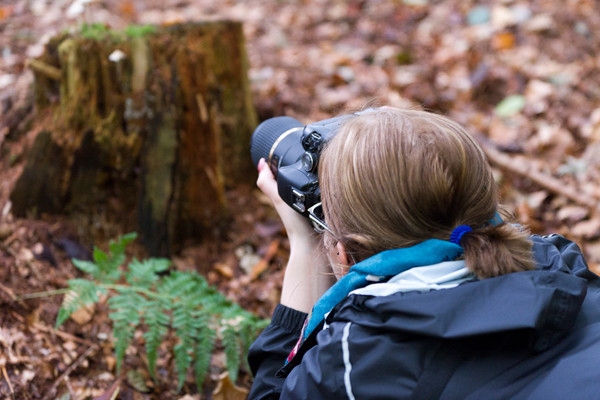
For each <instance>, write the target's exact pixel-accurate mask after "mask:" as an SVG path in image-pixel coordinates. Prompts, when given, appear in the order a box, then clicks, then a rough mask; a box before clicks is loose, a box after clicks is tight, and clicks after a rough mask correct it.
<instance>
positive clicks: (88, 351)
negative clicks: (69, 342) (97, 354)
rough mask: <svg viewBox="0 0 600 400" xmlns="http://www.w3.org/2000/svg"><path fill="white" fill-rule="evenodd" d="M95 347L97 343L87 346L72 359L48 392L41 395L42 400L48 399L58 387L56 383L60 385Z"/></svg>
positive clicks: (96, 347)
mask: <svg viewBox="0 0 600 400" xmlns="http://www.w3.org/2000/svg"><path fill="white" fill-rule="evenodd" d="M97 349H98V345H96V344H94V345H92V346H90V347H88V348H87V350H86V351H84V352H83V353H82V354H81V355H80V356H79V357H77V359H76V360H75V361H73V362H72V363H71V365H69V366H68V367H67V369H66V370H65V372H63V373H62V374H60V376H59V377H58V379H57V380H55V381H54V383H53V384H52V386H51V387H50V389H49V390H48V392H46V395H45V396H44V397H43V399H42V400H49V399H50V398H52V397H53V396H54V394H55V393H56V389H57V388H58V385H60V383H61V382H62V381H63V380H64V379H66V378H68V377H69V375H70V374H71V372H73V370H74V369H75V368H77V367H78V366H79V364H81V363H82V362H83V360H85V359H86V358H87V357H88V356H89V355H90V354H91V353H92V351H94V350H97Z"/></svg>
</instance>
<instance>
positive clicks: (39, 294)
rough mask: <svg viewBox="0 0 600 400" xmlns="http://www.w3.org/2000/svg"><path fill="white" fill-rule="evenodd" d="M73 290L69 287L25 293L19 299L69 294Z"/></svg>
mask: <svg viewBox="0 0 600 400" xmlns="http://www.w3.org/2000/svg"><path fill="white" fill-rule="evenodd" d="M70 291H71V289H69V288H64V289H56V290H48V291H45V292H35V293H25V294H22V295H20V296H18V297H17V300H28V299H37V298H39V297H49V296H56V295H59V294H67V293H69V292H70Z"/></svg>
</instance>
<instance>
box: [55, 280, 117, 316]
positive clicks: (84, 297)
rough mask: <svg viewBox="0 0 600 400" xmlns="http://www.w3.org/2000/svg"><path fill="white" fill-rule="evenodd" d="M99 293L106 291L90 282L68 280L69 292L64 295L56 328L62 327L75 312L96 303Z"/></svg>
mask: <svg viewBox="0 0 600 400" xmlns="http://www.w3.org/2000/svg"><path fill="white" fill-rule="evenodd" d="M99 293H106V290H105V289H104V288H102V287H99V286H97V285H96V283H94V282H92V281H88V280H86V279H71V280H69V292H68V293H67V294H66V295H65V298H64V299H63V303H62V306H61V308H60V310H59V311H58V316H57V317H56V327H57V328H58V327H59V326H60V325H62V323H63V322H65V321H66V320H67V319H68V318H69V317H70V316H71V314H73V313H74V312H75V311H77V310H79V309H80V308H82V307H85V306H87V305H89V304H93V303H96V302H97V301H98V294H99Z"/></svg>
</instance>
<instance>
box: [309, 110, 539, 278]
mask: <svg viewBox="0 0 600 400" xmlns="http://www.w3.org/2000/svg"><path fill="white" fill-rule="evenodd" d="M319 182H320V186H321V198H322V201H323V209H324V213H325V217H326V221H327V223H328V225H329V226H330V228H331V229H332V231H333V232H334V233H335V234H336V237H335V238H333V237H332V235H330V234H327V235H326V237H325V240H324V242H325V245H326V247H329V248H330V247H331V246H332V244H333V243H335V241H340V242H341V243H342V244H343V245H344V246H345V248H346V250H347V252H348V253H349V254H352V255H353V256H354V258H355V259H356V260H357V261H359V260H363V259H365V258H367V257H370V256H372V255H374V254H376V253H379V252H381V251H383V250H388V249H394V248H403V247H409V246H413V245H415V244H417V243H420V242H422V241H425V240H427V239H433V238H435V239H441V240H449V238H450V234H451V233H452V230H453V229H454V228H455V227H457V226H459V225H469V226H470V227H472V228H473V231H472V232H468V233H467V234H465V235H464V236H463V238H462V240H461V242H460V244H461V246H462V247H463V248H464V258H465V261H466V265H467V267H468V268H469V269H471V270H472V271H473V272H474V273H475V274H476V275H477V276H479V277H480V278H488V277H493V276H498V275H502V274H506V273H510V272H516V271H523V270H529V269H532V268H533V260H532V254H531V243H530V241H529V240H528V235H527V233H526V232H523V231H521V230H520V229H519V228H517V227H515V226H513V225H510V224H506V223H502V224H500V225H497V226H486V223H487V222H488V221H489V220H490V219H491V218H493V217H494V215H495V213H496V212H497V210H498V202H497V188H496V184H495V182H494V179H493V176H492V172H491V170H490V167H489V165H488V163H487V160H486V158H485V154H484V153H483V151H482V150H481V148H480V147H479V146H478V145H477V143H476V142H475V140H474V139H473V138H472V137H471V136H470V135H469V134H468V133H467V132H466V131H465V130H464V129H463V128H462V127H461V126H460V125H459V124H457V123H455V122H453V121H451V120H449V119H448V118H445V117H443V116H440V115H436V114H432V113H429V112H425V111H416V110H400V109H395V108H387V107H386V108H382V109H377V110H375V111H372V112H366V113H362V114H360V115H358V116H356V117H353V118H351V119H350V120H349V121H348V122H346V123H344V125H342V127H340V130H339V133H338V134H337V135H336V136H335V137H334V138H333V139H331V141H330V142H329V143H328V144H327V146H326V147H325V149H324V150H323V153H322V156H321V161H320V165H319Z"/></svg>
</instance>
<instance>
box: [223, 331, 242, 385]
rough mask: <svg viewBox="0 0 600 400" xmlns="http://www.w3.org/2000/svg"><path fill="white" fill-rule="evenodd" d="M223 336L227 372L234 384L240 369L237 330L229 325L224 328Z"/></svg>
mask: <svg viewBox="0 0 600 400" xmlns="http://www.w3.org/2000/svg"><path fill="white" fill-rule="evenodd" d="M221 334H222V335H223V338H222V342H223V347H224V348H225V364H226V366H227V371H229V378H230V379H231V381H232V382H235V380H236V379H237V375H238V371H239V369H240V358H241V352H240V343H239V341H238V337H237V334H236V330H235V328H234V327H233V326H231V325H229V324H226V325H224V326H223V327H222V331H221Z"/></svg>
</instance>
